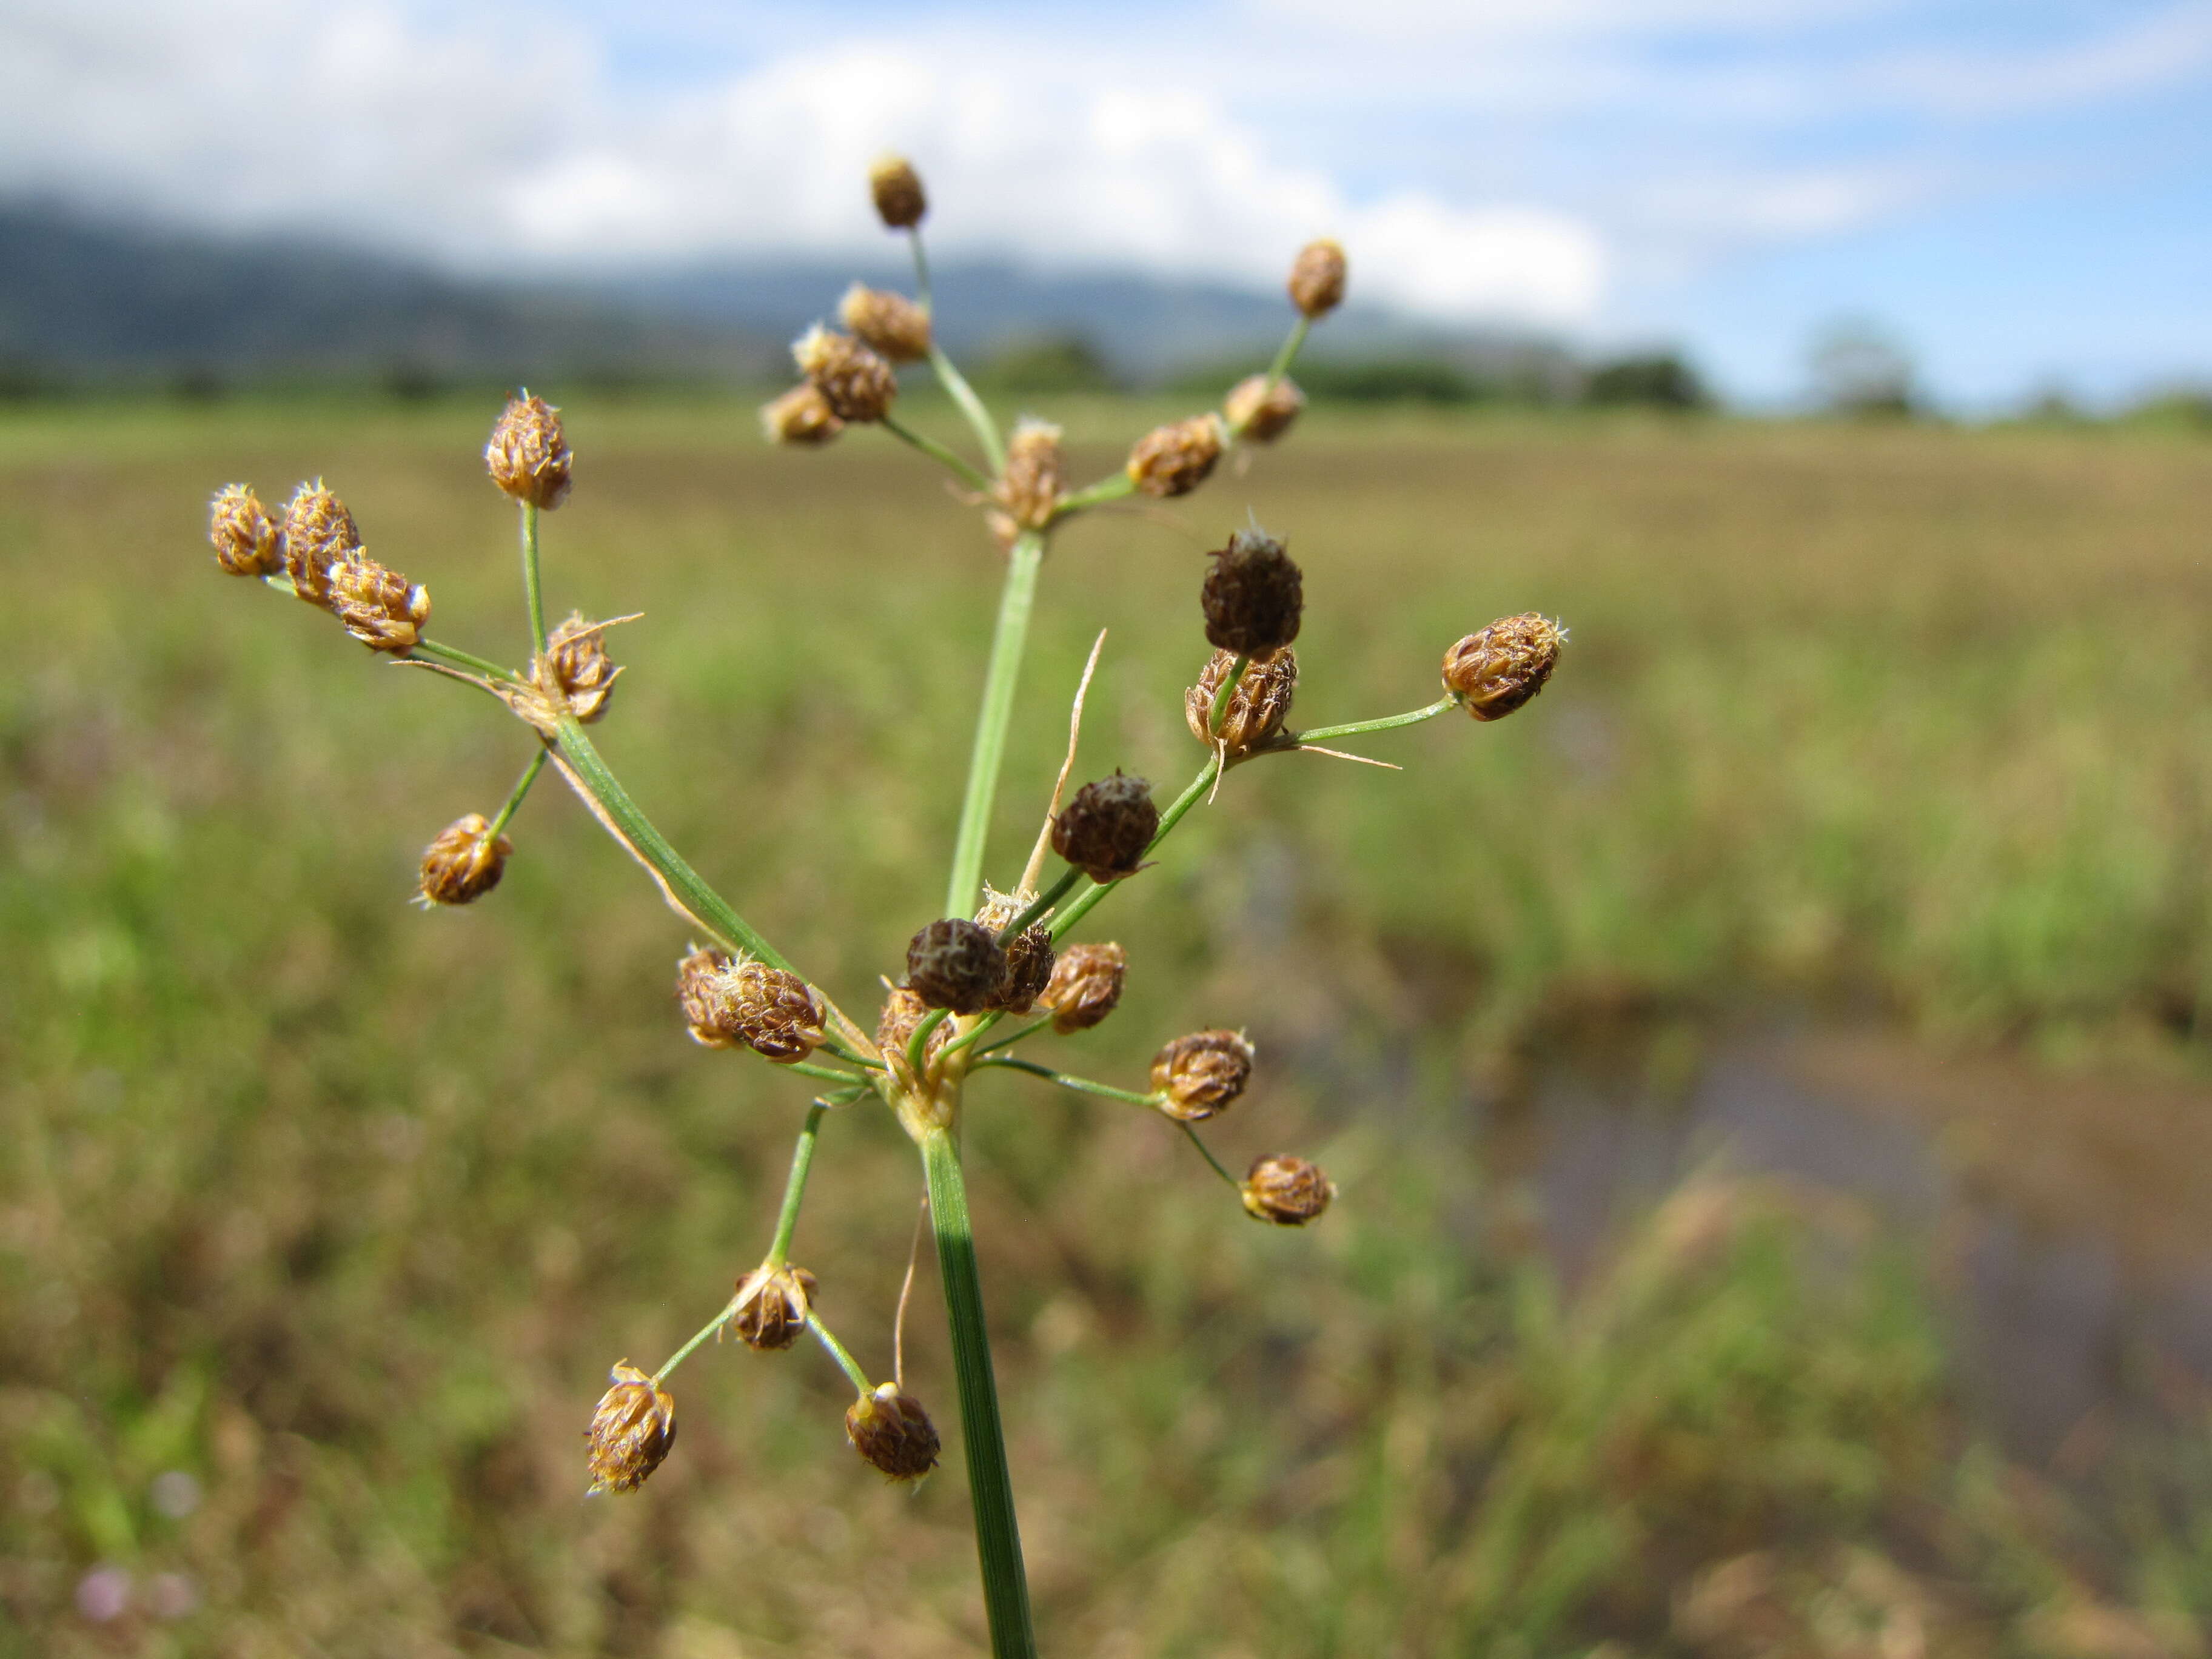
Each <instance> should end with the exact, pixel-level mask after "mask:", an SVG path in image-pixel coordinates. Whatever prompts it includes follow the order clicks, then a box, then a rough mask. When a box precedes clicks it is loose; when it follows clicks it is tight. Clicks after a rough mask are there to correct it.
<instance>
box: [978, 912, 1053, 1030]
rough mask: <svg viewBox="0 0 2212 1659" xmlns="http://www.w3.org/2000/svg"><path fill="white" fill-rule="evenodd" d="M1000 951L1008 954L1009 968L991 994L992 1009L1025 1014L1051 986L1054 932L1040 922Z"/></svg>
mask: <svg viewBox="0 0 2212 1659" xmlns="http://www.w3.org/2000/svg"><path fill="white" fill-rule="evenodd" d="M1000 948H1001V949H1002V950H1004V951H1005V952H1006V972H1005V973H1003V974H1001V975H1000V977H999V983H998V986H997V987H996V988H995V989H994V990H993V991H992V993H991V1001H990V1006H992V1007H994V1008H998V1009H1002V1010H1004V1011H1005V1012H1007V1013H1010V1014H1025V1013H1027V1012H1029V1011H1030V1009H1031V1008H1032V1007H1034V1006H1036V1000H1037V998H1038V997H1039V996H1040V995H1042V993H1043V991H1044V987H1046V986H1048V985H1049V984H1051V983H1052V975H1053V963H1054V953H1053V948H1052V929H1051V928H1049V927H1046V926H1045V924H1044V923H1042V922H1038V923H1036V925H1035V926H1034V927H1026V928H1024V929H1023V930H1022V931H1021V932H1020V933H1017V934H1015V935H1014V936H1013V938H1012V939H1008V940H1007V941H1006V944H1005V945H1003V946H1001V947H1000Z"/></svg>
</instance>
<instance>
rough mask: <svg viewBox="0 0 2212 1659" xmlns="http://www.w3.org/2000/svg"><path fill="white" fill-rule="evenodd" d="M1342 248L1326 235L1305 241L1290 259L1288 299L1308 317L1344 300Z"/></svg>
mask: <svg viewBox="0 0 2212 1659" xmlns="http://www.w3.org/2000/svg"><path fill="white" fill-rule="evenodd" d="M1344 278H1345V264H1344V250H1343V248H1341V247H1340V246H1338V245H1337V244H1336V243H1334V242H1332V241H1330V240H1328V239H1327V238H1326V237H1324V238H1322V240H1319V241H1316V242H1308V243H1307V244H1306V245H1305V246H1304V247H1302V248H1300V249H1299V250H1298V257H1297V258H1296V259H1294V260H1292V261H1291V279H1290V282H1289V284H1288V287H1289V289H1290V294H1291V304H1292V305H1294V306H1296V307H1297V308H1298V309H1299V311H1301V312H1302V313H1304V314H1305V315H1306V316H1308V317H1310V318H1321V317H1326V316H1327V315H1328V313H1330V312H1332V311H1334V310H1335V309H1336V308H1337V307H1338V306H1340V305H1341V304H1343V303H1344Z"/></svg>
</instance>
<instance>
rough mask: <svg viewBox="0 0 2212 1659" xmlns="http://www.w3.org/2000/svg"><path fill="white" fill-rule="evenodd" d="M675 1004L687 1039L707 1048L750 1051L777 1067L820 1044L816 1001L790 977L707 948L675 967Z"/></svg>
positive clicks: (796, 978) (804, 986)
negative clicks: (688, 1033)
mask: <svg viewBox="0 0 2212 1659" xmlns="http://www.w3.org/2000/svg"><path fill="white" fill-rule="evenodd" d="M676 1000H677V1004H678V1006H679V1007H681V1008H682V1009H683V1011H684V1023H685V1024H688V1025H690V1028H691V1036H692V1037H693V1039H694V1040H695V1041H696V1042H702V1043H704V1044H706V1045H707V1047H708V1048H739V1047H743V1048H750V1049H751V1050H752V1051H753V1052H754V1053H755V1054H759V1055H760V1056H762V1058H763V1059H766V1060H774V1061H775V1062H776V1064H778V1065H779V1066H787V1065H789V1064H790V1063H791V1062H792V1061H793V1060H804V1059H805V1058H806V1057H807V1055H809V1054H812V1053H813V1052H814V1050H815V1048H817V1046H818V1045H819V1044H820V1042H821V1041H822V1019H823V1013H822V1002H821V999H820V998H818V997H817V996H816V995H815V994H814V993H813V991H812V990H811V988H810V987H808V985H807V983H806V981H805V980H803V979H801V978H799V975H796V974H792V973H786V972H785V971H784V970H783V969H781V968H771V967H769V965H768V964H767V963H764V962H756V961H754V960H753V959H752V958H751V957H732V955H731V954H730V953H729V952H728V951H722V950H718V949H716V948H715V947H714V946H713V945H708V946H705V947H703V948H697V949H694V950H693V951H692V952H691V954H690V955H689V956H687V957H684V959H683V960H682V961H681V962H679V963H677V964H676Z"/></svg>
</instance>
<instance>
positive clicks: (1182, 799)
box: [1052, 752, 1221, 944]
mask: <svg viewBox="0 0 2212 1659" xmlns="http://www.w3.org/2000/svg"><path fill="white" fill-rule="evenodd" d="M1220 772H1221V757H1220V755H1219V754H1218V752H1217V753H1215V754H1212V755H1208V756H1207V757H1206V764H1205V765H1203V766H1201V767H1200V768H1199V769H1198V775H1197V776H1196V777H1194V778H1193V779H1192V780H1191V781H1190V787H1188V788H1187V789H1185V790H1184V791H1183V792H1182V793H1181V794H1180V795H1177V796H1176V799H1175V805H1172V806H1170V807H1169V808H1168V810H1167V811H1164V812H1163V813H1161V814H1160V827H1159V828H1158V829H1157V830H1155V831H1154V832H1153V834H1152V842H1151V843H1150V844H1149V845H1148V846H1147V847H1146V848H1145V851H1146V853H1147V854H1152V853H1155V852H1157V851H1158V850H1159V845H1160V843H1161V842H1164V841H1165V840H1166V839H1167V838H1168V832H1169V831H1170V830H1171V829H1174V828H1175V827H1176V825H1177V824H1178V823H1182V819H1183V815H1184V814H1185V813H1187V812H1188V811H1190V809H1191V808H1192V807H1194V806H1195V805H1198V804H1199V802H1200V800H1202V799H1205V797H1206V791H1207V790H1208V789H1211V788H1212V787H1213V780H1214V779H1215V778H1216V777H1218V775H1220ZM1124 879H1126V878H1124ZM1120 885H1121V883H1120V882H1112V881H1109V882H1106V883H1103V884H1101V883H1098V882H1093V883H1091V885H1090V886H1088V887H1086V888H1085V889H1084V890H1083V891H1082V892H1081V893H1079V895H1077V896H1076V900H1075V902H1074V903H1073V904H1071V905H1069V906H1068V907H1067V908H1066V909H1065V910H1062V911H1061V912H1060V914H1059V915H1056V916H1054V918H1053V919H1052V937H1053V940H1054V943H1055V944H1057V943H1058V942H1059V941H1060V940H1061V939H1065V938H1066V937H1067V934H1068V932H1069V930H1070V929H1072V928H1073V927H1074V926H1075V924H1076V923H1077V922H1079V921H1082V920H1083V919H1084V917H1085V916H1087V915H1090V914H1091V910H1092V909H1093V908H1095V907H1096V906H1097V903H1098V901H1099V900H1101V899H1103V898H1104V897H1105V896H1106V895H1107V894H1109V893H1110V892H1111V891H1113V890H1114V889H1115V888H1116V887H1118V886H1120Z"/></svg>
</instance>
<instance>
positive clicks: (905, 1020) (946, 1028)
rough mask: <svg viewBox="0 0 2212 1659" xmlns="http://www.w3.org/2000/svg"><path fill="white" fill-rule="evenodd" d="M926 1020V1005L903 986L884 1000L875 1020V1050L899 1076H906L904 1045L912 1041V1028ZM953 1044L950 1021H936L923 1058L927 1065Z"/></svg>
mask: <svg viewBox="0 0 2212 1659" xmlns="http://www.w3.org/2000/svg"><path fill="white" fill-rule="evenodd" d="M928 1017H929V1005H928V1004H927V1003H926V1002H924V1001H923V1000H921V998H920V997H918V996H916V995H915V994H914V993H913V992H911V991H909V990H908V989H907V988H906V987H904V986H899V987H896V988H894V989H893V990H892V992H891V994H890V996H889V997H887V998H886V999H884V1011H883V1012H882V1013H881V1014H880V1015H879V1016H878V1018H877V1020H876V1047H877V1048H880V1049H881V1050H882V1051H883V1055H884V1060H886V1061H888V1062H889V1063H890V1067H891V1069H892V1070H893V1071H894V1072H896V1073H898V1074H899V1075H900V1076H901V1077H904V1076H905V1075H906V1070H907V1065H906V1051H907V1045H908V1043H910V1042H913V1041H914V1033H915V1028H916V1027H917V1026H919V1025H920V1024H921V1022H922V1021H923V1020H925V1019H927V1018H928ZM951 1041H952V1026H951V1022H949V1021H945V1020H939V1022H938V1025H937V1029H936V1030H933V1031H932V1032H931V1033H930V1034H929V1042H928V1043H927V1045H926V1048H927V1052H925V1053H924V1054H923V1055H922V1063H923V1064H924V1065H925V1066H926V1065H927V1064H929V1062H930V1061H932V1060H934V1059H936V1057H937V1051H938V1050H939V1049H940V1048H943V1047H944V1046H945V1044H946V1043H948V1042H951Z"/></svg>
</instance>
